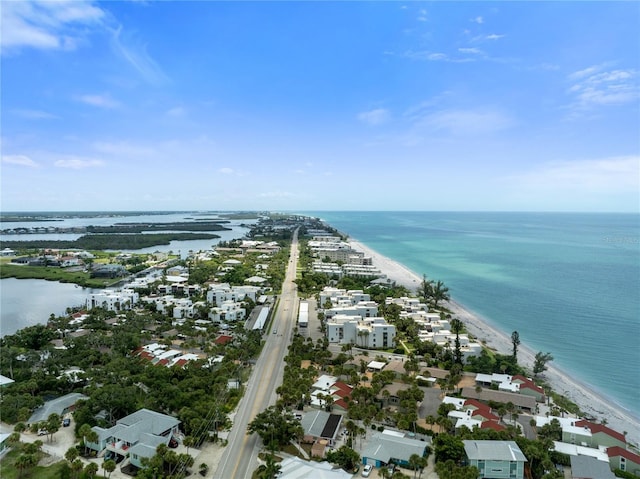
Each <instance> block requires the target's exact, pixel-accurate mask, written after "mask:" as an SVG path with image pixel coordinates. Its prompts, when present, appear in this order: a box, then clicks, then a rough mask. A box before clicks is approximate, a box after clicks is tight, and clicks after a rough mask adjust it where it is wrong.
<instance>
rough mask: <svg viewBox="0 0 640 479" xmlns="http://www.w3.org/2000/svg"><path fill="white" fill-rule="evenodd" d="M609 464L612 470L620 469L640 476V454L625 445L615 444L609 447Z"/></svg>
mask: <svg viewBox="0 0 640 479" xmlns="http://www.w3.org/2000/svg"><path fill="white" fill-rule="evenodd" d="M607 456H609V465H610V466H611V469H612V470H615V469H620V470H621V471H624V472H630V473H631V474H635V475H636V476H640V456H639V455H638V454H635V453H633V452H631V451H629V450H627V449H625V448H623V447H620V446H613V447H610V448H608V449H607Z"/></svg>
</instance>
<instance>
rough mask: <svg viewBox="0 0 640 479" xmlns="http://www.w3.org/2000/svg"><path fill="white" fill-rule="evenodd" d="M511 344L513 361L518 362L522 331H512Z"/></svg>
mask: <svg viewBox="0 0 640 479" xmlns="http://www.w3.org/2000/svg"><path fill="white" fill-rule="evenodd" d="M511 345H512V346H513V353H512V354H511V357H512V358H513V362H514V363H517V362H518V346H520V333H518V331H514V332H512V333H511Z"/></svg>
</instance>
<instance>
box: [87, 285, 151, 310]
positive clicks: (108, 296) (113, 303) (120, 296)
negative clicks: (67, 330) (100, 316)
mask: <svg viewBox="0 0 640 479" xmlns="http://www.w3.org/2000/svg"><path fill="white" fill-rule="evenodd" d="M139 299H140V297H139V295H138V293H137V292H136V291H134V290H133V289H129V288H124V289H122V290H119V291H116V290H112V289H104V290H102V291H100V292H99V293H91V294H89V297H88V298H87V303H86V306H87V310H91V309H93V308H104V309H106V310H107V311H115V312H119V311H126V310H130V309H132V308H133V306H135V305H136V304H137V303H138V300H139Z"/></svg>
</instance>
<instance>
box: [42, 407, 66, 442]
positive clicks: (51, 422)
mask: <svg viewBox="0 0 640 479" xmlns="http://www.w3.org/2000/svg"><path fill="white" fill-rule="evenodd" d="M61 421H62V419H61V418H60V415H59V414H56V413H52V414H49V417H48V418H47V422H46V424H45V425H44V429H46V430H47V438H48V439H49V441H52V440H53V435H54V434H55V433H56V432H58V430H59V429H60V422H61Z"/></svg>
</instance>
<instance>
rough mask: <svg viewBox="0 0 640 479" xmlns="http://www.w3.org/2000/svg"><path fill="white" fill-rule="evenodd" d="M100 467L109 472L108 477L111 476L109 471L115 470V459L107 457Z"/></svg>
mask: <svg viewBox="0 0 640 479" xmlns="http://www.w3.org/2000/svg"><path fill="white" fill-rule="evenodd" d="M102 469H104V472H105V473H109V477H111V473H112V472H113V471H115V470H116V461H114V460H113V459H109V460H107V461H104V462H103V463H102Z"/></svg>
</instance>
